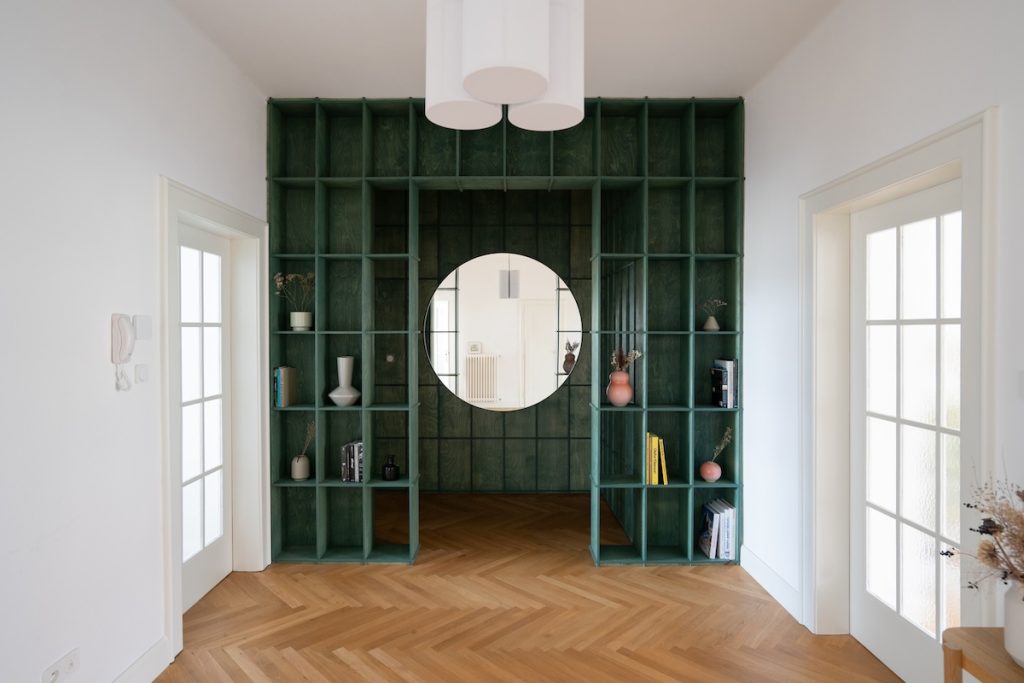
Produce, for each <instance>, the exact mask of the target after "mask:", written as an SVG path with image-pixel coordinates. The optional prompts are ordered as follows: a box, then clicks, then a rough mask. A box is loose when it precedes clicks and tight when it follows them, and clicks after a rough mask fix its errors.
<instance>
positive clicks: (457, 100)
mask: <svg viewBox="0 0 1024 683" xmlns="http://www.w3.org/2000/svg"><path fill="white" fill-rule="evenodd" d="M462 2H463V0H427V59H426V63H427V64H426V66H427V74H426V90H427V97H426V115H427V118H428V119H429V120H430V121H431V122H433V123H435V124H437V125H439V126H444V127H445V128H455V129H457V130H477V129H479V128H489V127H491V126H493V125H494V124H496V123H498V122H499V121H501V106H500V105H497V104H491V103H489V102H481V101H480V100H478V99H475V98H474V97H473V96H472V95H470V94H469V93H468V92H466V90H465V88H464V87H463V86H462V10H463V7H462Z"/></svg>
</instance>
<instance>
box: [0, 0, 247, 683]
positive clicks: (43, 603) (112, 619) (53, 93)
mask: <svg viewBox="0 0 1024 683" xmlns="http://www.w3.org/2000/svg"><path fill="white" fill-rule="evenodd" d="M3 15H4V16H3V21H0V84H2V87H3V106H2V107H0V130H2V131H3V140H4V142H3V145H2V150H0V198H2V200H0V206H2V208H3V210H2V212H0V226H2V227H0V231H2V232H0V234H2V241H0V272H3V275H4V280H5V285H4V287H3V288H2V290H0V321H2V323H0V325H2V327H3V334H2V335H0V358H2V359H3V362H4V368H5V370H4V376H5V381H4V390H3V391H2V392H0V427H2V429H0V431H2V433H3V435H4V437H3V441H4V445H3V457H2V459H0V461H2V463H3V476H2V477H0V539H3V541H2V542H0V680H3V681H38V680H39V679H40V675H41V674H42V671H43V669H44V668H45V667H46V666H48V665H49V664H51V663H52V662H53V661H55V660H57V659H58V658H59V657H61V656H62V655H63V654H64V653H66V652H67V651H69V650H71V649H72V648H74V647H79V648H81V669H80V671H79V672H78V674H76V676H75V678H74V680H76V681H81V683H88V682H91V681H110V680H113V679H114V678H116V677H117V676H118V675H119V674H121V673H122V672H123V671H124V670H125V669H127V668H128V667H129V666H130V665H131V664H132V663H133V662H134V661H135V660H136V659H137V658H138V657H140V656H141V655H143V653H145V652H146V651H147V650H148V649H149V648H150V647H151V646H153V645H154V644H155V643H157V642H158V641H159V639H160V638H161V636H162V634H163V630H164V625H163V616H164V610H163V574H162V572H163V557H162V539H161V533H162V526H161V498H160V495H161V485H160V448H161V432H160V429H161V426H160V400H161V394H162V389H161V383H160V380H159V370H160V368H159V358H160V346H159V342H158V341H157V340H158V339H159V336H160V330H159V318H160V298H159V296H160V286H161V283H160V257H161V255H160V242H159V195H158V176H159V175H161V174H163V175H167V176H170V177H172V178H174V179H176V180H179V181H181V182H183V183H185V184H186V185H189V186H191V187H194V188H196V189H198V190H201V191H203V192H205V193H207V194H210V195H213V196H215V197H217V198H219V199H221V200H223V201H225V202H227V203H228V204H231V205H234V206H236V207H238V208H240V209H242V210H244V211H247V212H249V213H251V214H254V215H257V216H262V215H263V214H264V213H265V209H264V207H265V201H264V194H265V190H264V183H263V177H264V166H265V164H264V155H265V148H266V145H265V125H264V122H265V112H264V110H265V105H264V102H263V100H264V96H263V95H262V94H261V93H260V92H259V91H258V90H257V89H256V88H255V87H254V86H253V85H252V84H251V83H250V82H249V81H248V80H247V79H246V78H244V77H243V76H242V75H241V74H240V73H239V72H238V71H237V70H236V69H235V68H234V67H233V66H232V65H231V64H230V63H229V62H228V61H227V60H226V59H225V58H224V57H223V56H222V55H221V53H220V52H219V51H218V49H217V48H216V47H214V46H213V45H211V44H210V43H209V42H208V41H207V40H206V39H205V38H204V37H202V36H201V35H200V34H199V33H198V32H196V31H195V30H194V29H193V28H192V27H191V25H189V24H188V23H187V22H186V21H185V20H184V19H183V18H182V17H181V16H180V15H179V14H178V12H177V10H175V9H174V8H173V7H171V6H170V5H169V4H167V3H165V2H164V1H163V0H93V1H91V2H79V1H77V0H39V1H38V2H16V3H6V4H5V7H4V11H3ZM113 312H123V313H143V314H148V315H151V316H153V319H154V325H155V328H156V329H155V330H154V332H155V334H154V337H155V339H154V340H153V341H148V342H139V344H138V346H137V355H136V358H137V362H143V363H147V364H149V367H150V370H151V378H152V379H151V381H150V382H149V383H147V384H142V385H139V386H136V387H135V388H134V389H133V390H132V391H131V392H129V393H116V392H115V391H114V375H113V366H112V365H111V364H110V351H109V345H110V341H109V339H110V332H109V327H110V322H109V320H110V314H111V313H113Z"/></svg>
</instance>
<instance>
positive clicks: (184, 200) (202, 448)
mask: <svg viewBox="0 0 1024 683" xmlns="http://www.w3.org/2000/svg"><path fill="white" fill-rule="evenodd" d="M161 208H162V212H161V213H162V219H163V248H164V258H163V264H162V266H163V268H162V269H163V278H162V279H163V318H162V331H163V373H162V381H163V385H164V447H163V471H164V505H163V509H164V520H165V522H164V548H165V555H164V568H165V579H164V591H165V638H166V640H167V644H168V646H169V649H170V655H171V657H173V656H174V655H176V654H177V653H178V652H180V651H181V649H182V640H183V638H182V614H183V612H184V611H185V609H187V608H188V607H189V606H191V605H192V604H193V603H194V602H195V601H196V600H198V599H199V598H200V597H202V595H203V594H205V592H206V591H207V590H209V589H210V588H212V586H213V585H215V584H216V582H218V581H219V580H220V579H222V578H223V577H224V576H225V575H226V574H227V573H229V572H231V571H260V570H262V569H263V568H265V567H266V566H267V565H268V564H269V561H270V544H269V535H268V533H267V530H268V529H269V517H270V512H269V506H268V502H267V489H268V486H269V484H268V482H269V472H268V467H269V465H268V457H267V451H266V444H267V442H268V438H267V430H268V426H267V425H268V414H267V413H268V409H267V397H268V396H269V387H268V383H269V381H268V379H267V378H266V377H265V373H264V371H263V368H265V367H266V366H267V355H266V348H267V343H266V339H265V336H266V329H267V327H266V321H267V281H266V275H265V273H264V270H265V268H264V267H263V264H265V263H266V262H267V226H266V223H265V222H264V221H261V220H259V219H257V218H254V217H252V216H249V215H247V214H245V213H243V212H241V211H238V210H237V209H234V208H232V207H230V206H227V205H225V204H223V203H221V202H219V201H217V200H215V199H213V198H211V197H208V196H206V195H204V194H202V193H199V192H196V191H195V190H192V189H190V188H187V187H185V186H183V185H181V184H179V183H176V182H174V181H172V180H169V179H167V178H162V179H161Z"/></svg>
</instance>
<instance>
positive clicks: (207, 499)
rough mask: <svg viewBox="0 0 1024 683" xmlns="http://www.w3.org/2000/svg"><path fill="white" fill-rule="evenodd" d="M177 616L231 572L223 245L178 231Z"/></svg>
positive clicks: (226, 302) (227, 263)
mask: <svg viewBox="0 0 1024 683" xmlns="http://www.w3.org/2000/svg"><path fill="white" fill-rule="evenodd" d="M180 234H181V238H180V239H181V247H180V264H181V265H180V273H179V275H180V283H181V311H180V313H181V316H180V321H181V482H180V484H181V488H180V493H181V558H182V582H181V584H182V604H183V609H186V610H187V609H188V608H189V607H191V606H192V605H194V604H195V603H196V602H197V601H198V600H199V598H201V597H203V596H204V595H206V593H208V592H209V591H210V589H211V588H213V587H214V586H216V585H217V584H218V583H219V582H220V581H221V579H223V578H224V577H225V576H227V575H228V573H229V572H230V571H231V486H230V484H231V458H230V453H231V445H230V429H228V425H230V403H229V401H228V395H227V387H228V386H230V382H229V378H228V376H227V370H228V367H229V363H228V362H227V360H226V358H225V353H226V350H227V349H228V348H230V346H229V343H228V341H229V340H228V326H227V324H226V321H227V320H229V319H230V315H229V303H230V302H229V298H228V287H227V282H228V281H229V279H230V278H229V277H228V274H229V273H230V267H231V264H230V259H229V253H230V252H229V243H228V241H227V240H226V239H223V238H220V237H217V236H214V235H211V234H210V233H207V232H203V231H199V230H195V229H192V228H188V227H186V226H181V233H180Z"/></svg>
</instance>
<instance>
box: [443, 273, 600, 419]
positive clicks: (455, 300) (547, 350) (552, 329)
mask: <svg viewBox="0 0 1024 683" xmlns="http://www.w3.org/2000/svg"><path fill="white" fill-rule="evenodd" d="M582 330H583V323H582V320H581V318H580V309H579V305H578V304H577V303H576V299H575V298H574V297H573V295H572V293H571V292H570V291H569V287H568V286H567V285H566V284H565V282H563V281H562V280H561V278H559V277H558V275H556V274H555V272H554V271H553V270H551V269H550V268H548V267H547V266H545V265H544V264H543V263H540V262H539V261H535V260H534V259H531V258H528V257H526V256H520V255H518V254H488V255H486V256H480V257H478V258H475V259H473V260H471V261H467V262H466V263H464V264H462V265H461V266H459V267H458V268H456V269H455V270H454V271H452V272H451V273H450V274H449V275H448V277H446V278H445V279H444V281H443V282H441V284H440V286H439V287H438V288H437V290H436V291H435V292H434V295H433V297H431V299H430V303H429V305H428V307H427V316H426V320H425V321H424V335H423V338H424V342H425V343H426V346H427V358H429V359H430V364H431V366H432V367H433V368H434V372H435V373H437V376H438V378H439V379H440V380H441V382H442V383H443V384H444V385H445V386H446V387H448V389H449V390H450V391H451V392H452V393H453V394H455V395H456V396H458V397H459V398H461V399H462V400H463V401H466V402H467V403H470V404H472V405H475V406H477V407H479V408H485V409H487V410H499V411H500V410H519V409H521V408H527V407H529V406H532V405H534V404H536V403H539V402H541V401H543V400H544V399H545V398H547V397H548V396H550V395H551V394H553V393H554V392H555V390H556V389H558V387H560V386H561V385H562V383H563V382H565V380H566V378H567V377H568V376H569V374H570V373H571V372H572V370H573V368H574V367H575V365H576V362H577V359H578V358H579V356H580V353H581V351H582V348H581V346H582V344H581V342H582V339H583V331H582Z"/></svg>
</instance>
